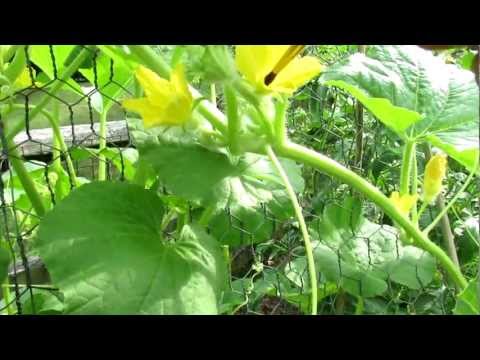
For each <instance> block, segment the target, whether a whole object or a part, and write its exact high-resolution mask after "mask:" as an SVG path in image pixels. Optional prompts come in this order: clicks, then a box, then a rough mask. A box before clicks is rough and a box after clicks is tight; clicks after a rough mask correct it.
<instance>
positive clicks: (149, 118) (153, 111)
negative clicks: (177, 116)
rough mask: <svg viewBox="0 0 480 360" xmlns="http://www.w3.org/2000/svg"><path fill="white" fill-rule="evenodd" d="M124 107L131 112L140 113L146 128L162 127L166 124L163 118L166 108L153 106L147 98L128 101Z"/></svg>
mask: <svg viewBox="0 0 480 360" xmlns="http://www.w3.org/2000/svg"><path fill="white" fill-rule="evenodd" d="M122 106H123V107H124V108H125V109H127V110H130V111H133V112H136V113H138V114H139V115H140V116H141V117H142V119H143V123H144V125H145V127H146V128H148V127H153V126H157V125H161V124H162V123H163V122H164V119H163V117H162V116H161V115H162V113H163V112H164V108H162V107H156V106H153V105H152V104H151V103H150V101H149V100H148V99H147V98H140V99H126V100H123V102H122Z"/></svg>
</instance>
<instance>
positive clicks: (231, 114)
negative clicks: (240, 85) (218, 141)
mask: <svg viewBox="0 0 480 360" xmlns="http://www.w3.org/2000/svg"><path fill="white" fill-rule="evenodd" d="M224 94H225V102H226V105H227V119H228V140H229V143H230V151H231V152H232V154H234V155H237V154H238V153H239V146H238V145H239V144H238V134H239V132H240V118H239V116H238V103H237V97H236V95H235V92H234V91H233V89H232V88H231V86H230V85H225V87H224Z"/></svg>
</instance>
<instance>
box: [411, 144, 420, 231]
mask: <svg viewBox="0 0 480 360" xmlns="http://www.w3.org/2000/svg"><path fill="white" fill-rule="evenodd" d="M411 193H412V195H417V193H418V168H417V153H416V146H415V145H414V146H413V154H412V192H411ZM412 221H413V223H414V224H415V226H417V227H418V213H417V202H415V205H414V206H413V209H412Z"/></svg>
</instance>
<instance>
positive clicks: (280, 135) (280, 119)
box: [274, 100, 288, 146]
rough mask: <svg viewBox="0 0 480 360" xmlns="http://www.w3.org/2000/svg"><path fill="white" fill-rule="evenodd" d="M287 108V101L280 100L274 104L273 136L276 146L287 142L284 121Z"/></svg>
mask: <svg viewBox="0 0 480 360" xmlns="http://www.w3.org/2000/svg"><path fill="white" fill-rule="evenodd" d="M287 108H288V101H287V100H280V101H278V102H277V103H276V104H275V123H274V134H275V135H274V136H275V140H276V143H277V145H280V146H281V145H282V144H283V143H284V142H285V141H287V124H286V119H285V115H286V113H287Z"/></svg>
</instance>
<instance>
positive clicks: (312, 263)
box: [266, 145, 318, 315]
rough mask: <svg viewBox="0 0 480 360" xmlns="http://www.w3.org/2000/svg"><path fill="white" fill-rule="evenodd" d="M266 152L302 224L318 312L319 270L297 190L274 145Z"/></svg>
mask: <svg viewBox="0 0 480 360" xmlns="http://www.w3.org/2000/svg"><path fill="white" fill-rule="evenodd" d="M266 152H267V154H268V157H269V158H270V160H271V161H272V163H273V165H274V166H275V168H276V169H277V171H278V173H279V174H280V177H281V178H282V181H283V184H284V185H285V188H286V190H287V193H288V196H289V197H290V201H291V202H292V204H293V208H294V210H295V215H296V216H297V220H298V223H299V224H300V230H301V232H302V236H303V241H304V243H305V253H306V257H307V265H308V275H309V277H310V288H311V291H312V292H311V297H310V300H311V306H312V309H311V313H312V315H316V314H317V305H318V300H317V299H318V296H317V291H318V286H317V272H316V269H315V259H314V258H313V248H312V243H311V242H310V235H309V234H308V229H307V224H306V223H305V218H304V217H303V213H302V208H301V207H300V204H299V203H298V199H297V196H296V195H295V191H294V190H293V187H292V184H290V180H289V179H288V176H287V174H286V173H285V170H284V169H283V166H282V164H281V163H280V161H279V160H278V158H277V156H276V155H275V152H274V151H273V149H272V147H271V146H270V145H268V146H267V147H266Z"/></svg>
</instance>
